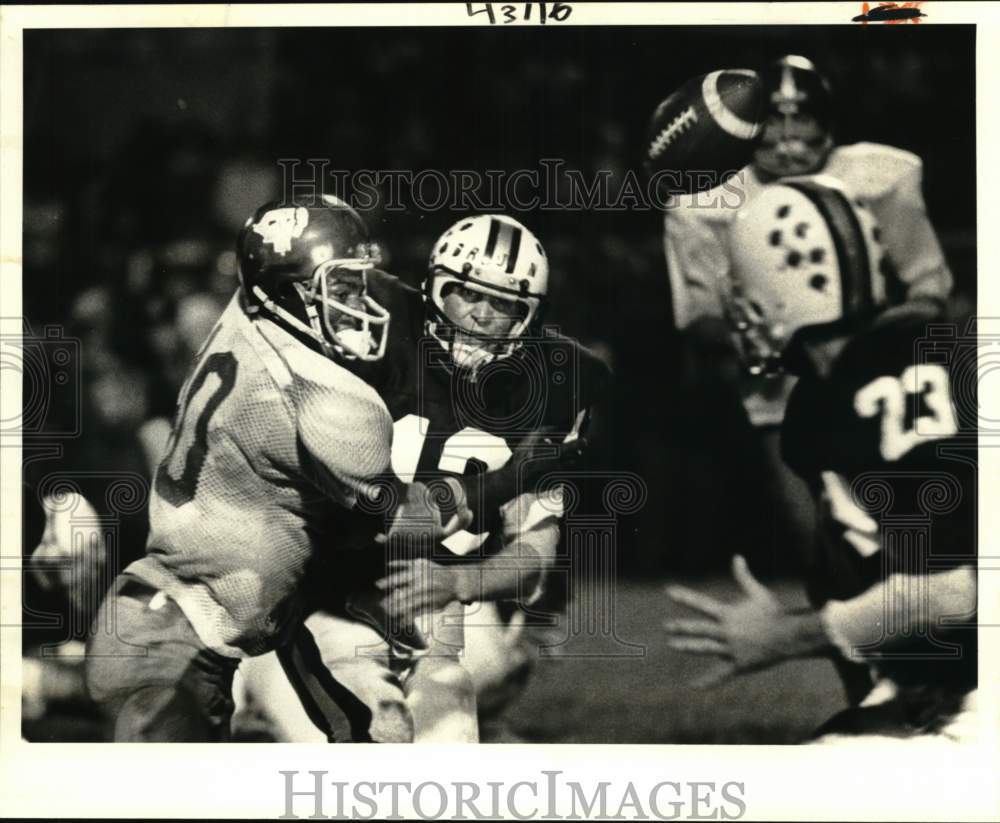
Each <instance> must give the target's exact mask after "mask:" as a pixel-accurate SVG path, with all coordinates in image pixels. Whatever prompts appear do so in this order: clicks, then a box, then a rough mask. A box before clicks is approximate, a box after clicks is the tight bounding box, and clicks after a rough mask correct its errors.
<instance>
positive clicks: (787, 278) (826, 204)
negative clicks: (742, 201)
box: [727, 177, 885, 375]
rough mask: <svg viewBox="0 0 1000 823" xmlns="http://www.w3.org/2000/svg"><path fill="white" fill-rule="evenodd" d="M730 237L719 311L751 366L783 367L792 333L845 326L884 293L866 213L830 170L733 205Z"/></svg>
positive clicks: (874, 230) (874, 233) (765, 370)
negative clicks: (724, 297)
mask: <svg viewBox="0 0 1000 823" xmlns="http://www.w3.org/2000/svg"><path fill="white" fill-rule="evenodd" d="M729 241H730V250H731V259H732V263H733V290H732V293H731V295H730V298H729V301H728V306H727V310H728V315H729V320H730V323H731V324H732V326H733V329H734V332H735V334H736V336H737V339H738V341H739V344H740V349H741V354H742V359H743V362H744V364H745V366H746V368H747V370H748V371H749V372H750V373H751V374H753V375H776V374H780V373H782V371H783V370H784V355H785V353H786V351H787V349H788V345H789V343H790V341H791V340H792V338H793V336H794V335H796V334H797V333H805V332H806V331H807V330H815V332H817V333H818V332H830V333H831V334H838V333H843V332H844V331H849V329H850V328H851V327H852V325H853V324H855V323H858V322H860V321H862V320H864V319H866V318H868V317H870V316H871V314H872V313H873V312H874V310H875V309H876V308H877V307H878V306H880V305H882V304H883V303H884V301H885V279H884V276H883V274H882V261H883V256H884V252H883V249H882V247H881V243H880V242H879V231H878V227H877V225H876V223H875V220H874V217H873V216H872V214H871V212H870V211H868V209H866V208H864V207H863V206H861V205H860V204H858V203H857V201H853V200H851V198H850V196H849V195H848V193H847V192H846V191H845V190H844V189H843V188H841V186H840V184H839V183H838V182H837V181H835V180H833V179H832V178H824V177H809V178H798V179H796V180H787V181H783V182H782V183H780V184H779V183H775V184H772V185H769V186H766V187H765V188H764V189H763V190H762V191H761V192H760V194H759V195H757V196H756V197H755V198H754V199H752V200H751V201H750V202H749V203H747V205H745V206H744V207H743V208H742V209H741V210H740V212H739V214H738V215H737V217H736V220H735V221H734V222H733V225H732V227H731V229H730V236H729Z"/></svg>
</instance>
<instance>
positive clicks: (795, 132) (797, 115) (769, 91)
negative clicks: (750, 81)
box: [754, 54, 833, 177]
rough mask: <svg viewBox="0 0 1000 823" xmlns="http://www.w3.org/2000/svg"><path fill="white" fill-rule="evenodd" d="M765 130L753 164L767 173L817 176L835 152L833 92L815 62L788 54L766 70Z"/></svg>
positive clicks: (771, 174) (763, 73) (762, 77)
mask: <svg viewBox="0 0 1000 823" xmlns="http://www.w3.org/2000/svg"><path fill="white" fill-rule="evenodd" d="M761 79H762V81H763V86H764V112H765V120H764V133H763V135H762V136H761V140H760V143H759V144H758V147H757V150H756V152H755V153H754V165H755V166H756V167H757V169H758V170H759V171H762V172H763V173H764V175H765V176H767V177H786V176H789V175H801V174H815V173H817V172H819V171H820V170H821V169H822V168H823V165H824V164H825V163H826V160H827V158H828V157H829V155H830V152H831V151H832V150H833V135H832V128H833V95H832V93H831V91H830V83H829V82H828V81H827V79H826V77H824V76H823V75H822V74H821V73H820V71H819V70H818V69H817V68H816V66H815V65H813V63H812V61H811V60H808V59H807V58H805V57H801V56H799V55H795V54H788V55H785V56H784V57H782V58H780V59H778V60H775V61H774V62H773V63H771V64H770V65H769V66H768V67H767V68H766V69H764V71H762V72H761Z"/></svg>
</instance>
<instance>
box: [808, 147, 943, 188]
mask: <svg viewBox="0 0 1000 823" xmlns="http://www.w3.org/2000/svg"><path fill="white" fill-rule="evenodd" d="M922 170H923V161H921V159H920V158H919V157H918V156H917V155H915V154H914V153H913V152H910V151H906V150H904V149H897V148H895V147H894V146H886V145H883V144H881V143H854V144H852V145H850V146H837V147H836V148H835V149H834V150H833V151H832V152H831V154H830V159H829V160H828V161H827V165H826V167H825V168H824V169H823V173H824V174H829V175H832V176H833V177H837V178H839V179H840V180H842V181H844V183H846V184H847V186H848V188H849V189H850V190H851V191H852V192H853V194H855V195H856V196H857V197H862V198H878V197H883V196H885V195H886V194H888V193H889V192H890V191H892V190H893V189H895V188H896V187H897V186H899V185H900V184H901V183H902V182H903V181H904V180H907V179H910V178H913V177H919V176H920V174H921V173H922Z"/></svg>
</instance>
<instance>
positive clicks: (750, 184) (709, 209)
mask: <svg viewBox="0 0 1000 823" xmlns="http://www.w3.org/2000/svg"><path fill="white" fill-rule="evenodd" d="M760 187H761V183H760V181H759V180H758V179H757V176H756V175H755V174H754V172H753V167H752V166H745V167H744V168H742V169H740V170H739V171H738V172H736V174H733V175H732V176H730V177H729V178H728V179H727V180H725V181H723V182H722V183H720V184H719V185H718V186H715V187H714V188H712V189H709V190H708V191H704V192H699V193H697V194H680V195H677V196H676V197H675V198H674V200H673V201H672V203H671V207H670V208H669V209H667V210H666V220H667V222H668V225H669V222H670V221H675V222H676V223H677V224H685V223H687V224H690V223H692V222H699V223H723V224H728V223H731V222H732V220H733V217H734V216H735V214H736V211H737V209H739V207H740V206H742V205H743V204H744V203H745V202H746V201H747V199H748V198H750V197H752V196H753V195H754V193H755V192H756V191H757V190H758V189H759V188H760Z"/></svg>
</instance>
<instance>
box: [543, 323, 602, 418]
mask: <svg viewBox="0 0 1000 823" xmlns="http://www.w3.org/2000/svg"><path fill="white" fill-rule="evenodd" d="M543 340H544V345H542V346H541V347H539V353H540V354H541V355H542V357H543V360H542V362H543V365H544V369H545V374H546V376H547V381H546V385H547V387H548V403H547V413H546V415H545V417H546V423H547V424H550V425H554V426H556V427H560V426H567V427H568V428H567V431H569V430H570V429H572V428H573V425H574V423H575V420H576V417H577V416H578V415H579V414H580V413H581V412H583V411H585V410H587V409H590V408H591V407H593V406H594V405H596V404H598V403H600V402H601V401H602V400H603V398H604V397H605V396H606V395H607V394H608V392H609V391H610V387H611V383H612V371H611V368H610V366H608V364H607V363H606V362H605V361H604V360H603V359H601V357H599V356H598V354H597V353H596V352H594V351H592V350H591V349H588V348H587V347H586V346H584V345H582V344H581V343H580V342H579V341H577V340H574V339H573V338H572V337H566V336H563V335H561V334H554V333H551V332H547V333H546V335H545V336H544V337H543Z"/></svg>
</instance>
